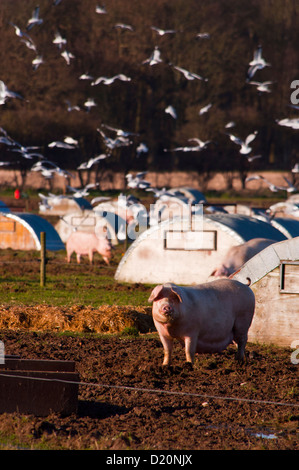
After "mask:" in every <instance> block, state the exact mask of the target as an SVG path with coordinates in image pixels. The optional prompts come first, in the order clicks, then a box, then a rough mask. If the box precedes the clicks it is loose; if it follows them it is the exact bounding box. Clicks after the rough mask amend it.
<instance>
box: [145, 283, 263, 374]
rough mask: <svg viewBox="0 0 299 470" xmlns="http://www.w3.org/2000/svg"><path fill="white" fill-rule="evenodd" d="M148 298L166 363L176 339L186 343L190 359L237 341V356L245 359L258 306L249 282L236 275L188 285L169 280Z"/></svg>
mask: <svg viewBox="0 0 299 470" xmlns="http://www.w3.org/2000/svg"><path fill="white" fill-rule="evenodd" d="M148 300H149V302H153V309H152V313H153V320H154V323H155V326H156V328H157V331H158V333H159V336H160V339H161V342H162V344H163V348H164V360H163V366H167V365H170V363H171V353H172V348H173V341H174V339H178V340H179V341H180V343H181V344H182V345H184V346H185V353H186V361H187V362H189V363H193V361H194V356H195V353H213V352H221V351H223V350H224V349H225V348H226V347H227V346H228V345H229V344H231V343H232V342H233V341H234V342H235V343H236V344H237V346H238V350H237V356H236V357H237V359H238V360H239V361H240V362H243V361H244V357H245V346H246V343H247V335H248V330H249V327H250V325H251V321H252V318H253V313H254V307H255V297H254V294H253V292H252V290H251V289H250V287H248V286H247V285H245V284H242V283H240V282H238V281H235V280H232V279H217V280H215V281H212V282H209V283H206V284H200V285H197V286H186V287H185V286H184V287H182V286H177V285H175V284H171V283H167V284H163V285H158V286H156V287H155V288H154V289H153V291H152V293H151V295H150V297H149V299H148Z"/></svg>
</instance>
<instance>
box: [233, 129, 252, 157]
mask: <svg viewBox="0 0 299 470" xmlns="http://www.w3.org/2000/svg"><path fill="white" fill-rule="evenodd" d="M227 135H228V136H229V138H230V140H231V141H232V142H234V143H235V144H237V145H240V146H241V148H240V153H241V154H242V155H247V154H248V153H250V152H251V150H252V148H251V147H249V144H250V142H252V141H253V140H254V139H255V137H256V135H257V131H254V132H253V133H252V134H249V135H248V136H247V137H246V139H245V141H243V140H242V139H240V138H239V137H236V136H234V135H232V134H227Z"/></svg>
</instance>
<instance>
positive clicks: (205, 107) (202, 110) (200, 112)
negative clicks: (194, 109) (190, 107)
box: [198, 103, 213, 116]
mask: <svg viewBox="0 0 299 470" xmlns="http://www.w3.org/2000/svg"><path fill="white" fill-rule="evenodd" d="M212 106H213V105H212V103H209V104H207V105H206V106H204V107H203V108H201V109H200V110H199V112H198V114H199V115H200V116H202V114H205V113H207V112H208V111H209V109H210V108H211V107H212Z"/></svg>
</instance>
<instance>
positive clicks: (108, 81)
mask: <svg viewBox="0 0 299 470" xmlns="http://www.w3.org/2000/svg"><path fill="white" fill-rule="evenodd" d="M115 80H121V81H122V82H130V81H131V78H130V77H127V76H126V75H124V74H123V73H119V74H118V75H114V77H110V78H108V77H98V78H97V79H96V80H95V81H94V82H91V86H95V85H99V83H103V84H104V85H111V84H112V83H114V82H115Z"/></svg>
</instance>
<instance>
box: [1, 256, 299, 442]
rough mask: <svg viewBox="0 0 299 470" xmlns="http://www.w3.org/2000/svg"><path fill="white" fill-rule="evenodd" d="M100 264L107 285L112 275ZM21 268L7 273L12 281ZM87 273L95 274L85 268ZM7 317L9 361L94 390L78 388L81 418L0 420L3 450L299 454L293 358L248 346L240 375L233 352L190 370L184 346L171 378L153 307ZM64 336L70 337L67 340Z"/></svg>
mask: <svg viewBox="0 0 299 470" xmlns="http://www.w3.org/2000/svg"><path fill="white" fill-rule="evenodd" d="M4 261H5V259H4ZM7 261H8V260H7ZM99 263H100V269H103V272H105V274H106V275H108V274H110V275H111V274H112V272H110V271H108V268H107V267H104V266H102V265H101V263H102V262H101V261H100V262H99ZM16 265H17V263H16V264H10V265H9V264H7V266H6V268H5V269H10V276H11V278H12V277H13V276H14V275H15V274H16V273H15V269H19V268H17V266H16ZM9 266H11V267H10V268H9ZM34 266H35V264H34V263H32V266H31V268H32V273H33V274H34V273H35V272H36V270H37V269H38V267H34ZM47 269H48V271H49V272H51V274H53V273H54V272H55V271H56V270H58V266H57V264H53V266H52V267H51V263H49V267H48V268H47ZM60 269H62V268H60ZM65 269H66V268H65ZM67 269H69V273H70V279H71V276H76V273H78V268H77V267H76V265H75V264H73V265H72V266H69V267H68V268H67ZM80 269H82V270H84V269H91V268H89V267H88V264H83V265H82V268H80ZM92 269H96V267H94V268H92ZM97 269H99V268H97ZM110 269H111V270H112V271H113V269H115V266H114V264H112V267H110V268H109V270H110ZM4 271H5V270H4ZM4 271H2V272H4ZM28 272H29V271H28ZM5 274H6V275H8V273H7V272H6V273H5ZM33 274H32V276H33ZM28 275H29V274H28ZM4 278H5V276H4V275H2V282H1V286H2V287H1V288H3V289H7V288H8V287H9V286H10V285H13V284H12V283H11V282H12V281H9V280H7V279H8V278H7V279H6V280H5V279H4ZM99 282H100V281H99ZM113 285H114V287H115V288H118V289H121V290H122V291H123V292H127V295H128V298H129V294H130V295H131V296H132V288H133V291H134V290H136V289H141V290H145V289H146V287H145V286H137V285H136V286H133V287H130V286H126V285H116V284H113V278H112V280H111V288H113ZM25 288H27V287H26V286H25V287H24V289H25ZM146 295H147V293H146ZM0 307H1V308H0V320H2V323H0V340H2V341H3V342H4V344H5V352H6V354H17V355H19V356H20V357H21V358H31V359H35V358H40V359H59V360H72V361H75V362H76V370H77V371H78V373H79V376H80V381H81V382H85V383H88V384H90V385H80V386H79V400H78V412H77V414H73V415H71V416H60V415H58V414H51V415H50V416H47V417H38V416H32V415H26V416H24V415H20V414H18V413H13V414H2V415H0V449H23V448H29V449H80V450H82V449H101V450H104V449H105V450H110V451H116V450H127V449H129V450H133V451H134V450H156V451H158V450H178V451H179V450H180V451H184V450H197V449H200V450H208V449H209V450H225V449H238V450H256V449H280V450H285V449H288V450H291V449H293V450H295V449H296V450H298V448H299V443H298V420H299V408H298V394H299V383H298V367H299V365H296V364H293V363H292V361H291V353H292V350H291V349H282V348H276V347H269V346H262V345H256V344H248V347H247V356H248V357H247V363H246V365H244V366H240V365H238V363H236V362H235V360H234V356H235V347H234V346H233V345H232V346H230V347H229V348H228V349H227V350H226V351H225V352H223V353H221V354H212V355H208V354H207V355H200V356H197V357H196V361H195V364H194V367H193V369H192V370H190V368H188V367H186V366H185V363H184V350H183V349H182V348H181V346H180V345H179V344H178V343H177V345H176V347H175V351H174V361H173V367H172V368H169V369H164V368H162V367H161V364H162V358H163V349H162V346H161V343H160V340H159V338H158V335H157V333H156V332H155V331H150V330H151V325H152V323H151V317H150V315H149V313H150V312H149V307H148V305H147V306H146V305H144V306H140V307H130V306H126V307H120V306H110V307H109V308H108V307H106V308H104V307H100V308H95V307H88V306H81V307H80V308H77V307H75V306H73V305H69V306H64V307H63V308H62V307H57V306H56V307H54V306H47V305H34V306H32V305H28V306H22V305H11V306H7V305H6V306H5V305H1V306H0ZM104 317H105V319H106V322H104V321H102V320H103V319H104ZM33 318H34V319H35V321H36V323H34V322H33V320H32V319H33ZM88 318H89V319H90V321H89V323H88V322H87V319H88ZM115 318H118V320H117V321H115ZM126 318H129V319H130V321H129V323H128V324H126V323H125V321H124V319H126ZM100 320H101V321H100ZM145 320H146V321H145ZM67 322H68V323H67ZM86 325H87V326H88V327H87V326H86ZM103 325H104V326H103ZM107 325H110V328H111V329H110V330H109V328H108V327H107ZM124 325H126V327H127V329H125V330H124V328H123V327H124ZM130 327H131V329H130ZM45 328H46V330H47V331H45ZM105 328H106V334H103V332H105ZM65 329H67V330H71V332H69V333H68V334H62V330H65ZM136 329H137V330H138V331H139V333H138V331H137V332H136ZM109 331H110V333H109ZM111 331H114V334H111ZM107 333H109V334H107ZM169 392H171V393H169ZM294 404H296V405H297V407H294V406H291V405H294Z"/></svg>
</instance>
